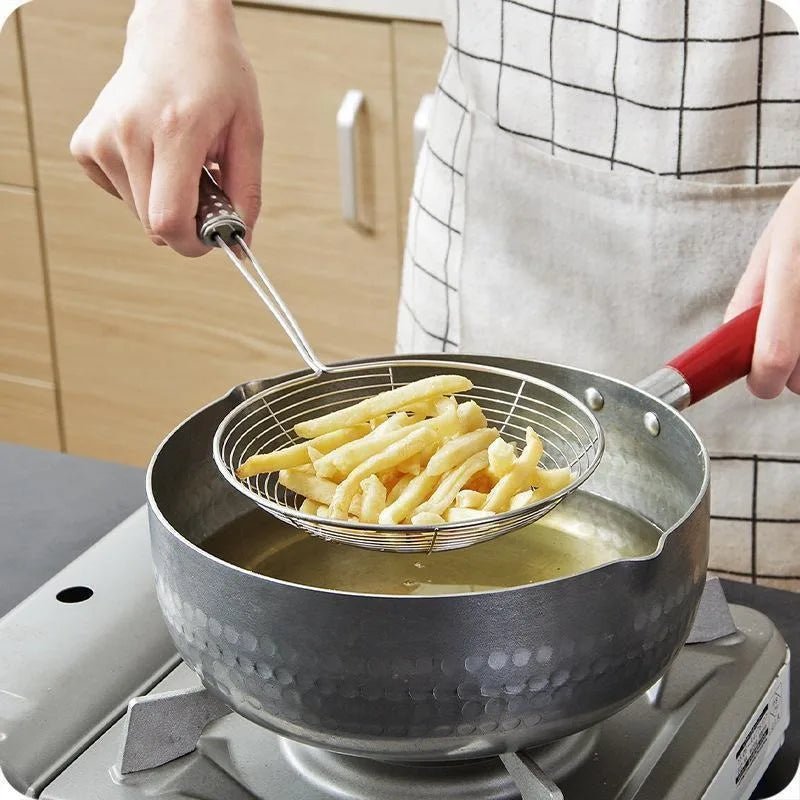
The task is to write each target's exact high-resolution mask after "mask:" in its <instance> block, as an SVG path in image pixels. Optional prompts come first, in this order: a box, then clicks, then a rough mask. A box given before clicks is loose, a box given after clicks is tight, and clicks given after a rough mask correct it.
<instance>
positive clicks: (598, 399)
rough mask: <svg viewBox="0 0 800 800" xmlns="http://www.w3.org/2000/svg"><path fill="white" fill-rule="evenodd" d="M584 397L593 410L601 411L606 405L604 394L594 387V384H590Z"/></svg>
mask: <svg viewBox="0 0 800 800" xmlns="http://www.w3.org/2000/svg"><path fill="white" fill-rule="evenodd" d="M583 399H584V400H585V401H586V405H587V406H589V408H591V409H592V411H599V410H600V409H601V408H602V407H603V406H604V405H605V402H606V401H605V400H604V399H603V395H601V394H600V392H598V391H597V389H595V388H594V386H590V387H589V388H588V389H587V390H586V391H585V392H584V393H583Z"/></svg>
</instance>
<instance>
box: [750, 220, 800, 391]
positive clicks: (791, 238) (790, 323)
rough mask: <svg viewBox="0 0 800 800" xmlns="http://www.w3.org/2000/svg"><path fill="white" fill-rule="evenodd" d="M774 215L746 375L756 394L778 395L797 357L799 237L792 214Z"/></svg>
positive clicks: (799, 345) (799, 356)
mask: <svg viewBox="0 0 800 800" xmlns="http://www.w3.org/2000/svg"><path fill="white" fill-rule="evenodd" d="M781 211H782V209H779V211H778V215H776V222H775V228H774V230H773V235H772V241H771V245H770V251H769V258H768V262H767V269H766V274H765V280H764V297H763V305H762V308H761V316H760V318H759V322H758V331H757V332H756V344H755V351H754V353H753V367H752V370H751V372H750V376H749V377H748V384H749V385H750V389H751V391H752V392H753V394H755V395H756V396H757V397H762V398H765V399H768V398H772V397H777V396H778V395H779V394H780V393H781V391H782V390H783V388H784V386H785V385H786V382H787V381H788V380H789V377H790V376H791V375H792V373H793V371H794V369H795V367H796V365H797V362H798V359H800V324H799V323H798V319H799V318H800V239H798V238H797V235H796V233H795V230H794V225H793V224H792V219H791V217H792V215H791V214H788V213H781Z"/></svg>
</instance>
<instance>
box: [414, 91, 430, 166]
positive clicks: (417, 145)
mask: <svg viewBox="0 0 800 800" xmlns="http://www.w3.org/2000/svg"><path fill="white" fill-rule="evenodd" d="M432 114H433V95H432V94H424V95H422V97H421V98H420V101H419V105H418V106H417V113H416V114H414V163H415V164H416V163H417V161H418V160H419V154H420V151H421V150H422V145H423V144H424V143H425V137H426V136H427V135H428V128H429V127H430V124H431V115H432Z"/></svg>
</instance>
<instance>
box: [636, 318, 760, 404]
mask: <svg viewBox="0 0 800 800" xmlns="http://www.w3.org/2000/svg"><path fill="white" fill-rule="evenodd" d="M760 313H761V304H760V303H759V304H758V305H755V306H753V307H752V308H749V309H748V310H747V311H745V312H743V313H742V314H739V315H738V316H736V317H734V318H733V319H731V320H728V322H726V323H725V324H724V325H720V326H719V327H718V328H716V329H715V330H713V331H712V332H711V333H709V334H708V335H707V336H704V337H703V338H702V339H701V340H700V341H699V342H697V343H695V344H693V345H692V346H691V347H689V348H688V349H687V350H684V351H683V352H682V353H680V354H679V355H677V356H675V358H673V359H672V360H670V361H669V362H667V366H666V367H664V368H662V369H660V370H658V371H657V372H654V373H653V374H652V375H650V376H649V377H647V378H645V379H644V380H643V381H641V382H640V383H639V387H640V388H642V389H644V390H645V391H647V392H650V394H654V395H656V397H659V398H660V399H661V400H663V401H664V402H666V403H669V404H670V405H671V406H673V407H674V408H677V409H684V408H686V407H687V406H690V405H692V404H693V403H698V402H699V401H700V400H703V399H705V398H706V397H708V396H709V395H712V394H714V393H715V392H718V391H719V390H720V389H724V388H725V387H726V386H728V385H729V384H731V383H733V382H734V381H737V380H739V379H740V378H744V377H745V376H746V375H748V374H749V373H750V368H751V366H752V363H753V350H754V349H755V343H756V329H757V328H758V318H759V315H760Z"/></svg>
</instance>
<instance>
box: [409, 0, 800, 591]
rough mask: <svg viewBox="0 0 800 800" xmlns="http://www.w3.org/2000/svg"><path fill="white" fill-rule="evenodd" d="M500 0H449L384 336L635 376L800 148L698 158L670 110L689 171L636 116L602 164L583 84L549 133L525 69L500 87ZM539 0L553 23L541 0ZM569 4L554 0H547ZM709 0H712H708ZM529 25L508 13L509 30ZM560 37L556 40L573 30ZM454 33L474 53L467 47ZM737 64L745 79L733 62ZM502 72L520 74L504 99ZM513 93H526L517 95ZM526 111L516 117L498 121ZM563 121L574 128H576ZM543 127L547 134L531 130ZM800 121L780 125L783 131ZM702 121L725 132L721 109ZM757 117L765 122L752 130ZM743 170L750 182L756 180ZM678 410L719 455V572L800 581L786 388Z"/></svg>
mask: <svg viewBox="0 0 800 800" xmlns="http://www.w3.org/2000/svg"><path fill="white" fill-rule="evenodd" d="M697 2H698V0H695V4H696V3H697ZM498 5H504V6H510V5H511V4H510V3H508V2H506V3H497V2H488V0H487V2H483V3H481V2H478V0H472V2H467V1H466V0H465V1H464V2H462V3H461V4H460V6H459V7H457V8H456V9H455V14H456V19H455V20H453V19H452V16H453V14H452V13H451V19H450V21H449V22H450V24H449V26H448V36H449V38H450V41H451V45H452V47H451V50H450V51H449V54H448V58H447V61H446V63H445V66H444V68H443V71H442V76H441V81H440V90H439V94H438V97H437V110H438V111H439V113H435V115H434V120H433V125H432V128H431V130H430V132H429V136H428V142H427V144H426V148H425V150H424V151H423V155H422V157H421V159H420V164H419V166H418V172H417V176H416V181H415V187H414V198H413V199H412V203H411V213H410V217H409V235H408V242H407V252H406V260H405V266H404V281H403V300H402V302H401V308H400V315H399V323H398V348H399V349H400V350H401V351H406V352H410V351H423V350H428V351H430V350H439V351H442V350H444V351H448V350H461V351H464V352H472V353H490V354H502V355H511V356H521V357H528V358H533V359H537V360H544V361H555V362H560V363H565V364H569V365H571V366H576V367H581V368H586V369H590V370H594V371H597V372H601V373H606V374H609V375H613V376H616V377H620V378H622V379H625V380H629V381H632V382H636V381H637V380H638V379H641V378H643V377H644V376H646V375H647V374H649V373H650V372H652V371H654V370H655V369H656V368H657V367H659V366H661V365H662V364H663V363H664V362H665V361H666V360H668V359H669V358H670V357H671V356H673V355H675V354H676V353H677V352H678V351H679V350H681V349H683V348H684V347H685V346H687V345H688V344H690V343H692V342H693V341H694V340H696V339H697V338H699V337H700V336H702V335H703V334H704V333H706V332H707V331H709V330H711V329H712V328H713V327H715V326H716V325H718V324H719V322H720V321H721V318H722V315H723V313H724V310H725V306H726V304H727V302H728V300H729V299H730V297H731V295H732V293H733V290H734V287H735V286H736V283H737V281H738V279H739V277H740V276H741V273H742V270H743V269H744V266H745V264H746V263H747V259H748V256H749V253H750V250H751V249H752V247H753V245H754V244H755V242H756V240H757V239H758V236H759V235H760V233H761V231H762V230H763V228H764V226H765V224H766V222H767V221H768V219H769V217H770V215H771V214H772V212H773V211H774V209H775V207H776V206H777V204H778V202H779V201H780V199H781V197H782V196H783V194H784V193H785V191H786V190H787V189H788V187H789V185H791V184H790V182H789V180H790V179H791V178H794V177H795V176H797V175H800V167H793V166H791V164H792V163H796V164H800V147H798V146H797V145H793V146H794V147H795V152H796V153H797V154H798V157H797V159H796V161H794V162H791V160H789V163H787V164H784V163H778V162H775V161H772V162H769V161H768V159H767V158H766V157H765V159H764V163H769V164H770V166H771V167H772V170H771V171H764V170H760V171H759V170H754V169H753V168H752V164H751V163H750V162H749V161H747V160H745V159H742V158H737V157H736V153H735V152H734V151H736V149H737V147H741V148H745V147H747V146H749V145H750V144H751V143H749V142H746V141H745V142H744V143H743V144H742V143H741V142H738V143H734V144H731V143H730V142H728V144H725V142H724V141H723V143H722V144H721V145H720V147H721V148H722V149H723V150H725V149H726V148H727V151H728V152H729V153H733V155H732V156H729V162H728V163H729V164H731V165H732V166H743V165H746V168H745V169H741V170H735V169H730V170H727V171H724V170H723V169H720V168H719V167H718V166H713V167H711V168H709V169H708V170H706V169H704V167H705V166H706V161H704V159H707V158H712V157H715V156H706V155H705V154H704V152H703V147H705V146H708V140H710V139H713V134H714V133H715V130H714V128H713V127H712V128H711V129H710V131H709V130H706V131H704V135H705V136H706V140H704V142H702V143H700V144H698V145H697V146H693V145H691V144H689V143H688V141H687V140H686V128H684V131H683V135H684V140H683V141H682V143H681V147H682V149H683V155H684V156H685V155H686V154H687V153H690V154H692V158H693V159H694V161H693V167H694V169H692V170H688V169H687V170H686V172H689V173H696V174H690V175H688V176H687V175H686V174H685V173H682V174H681V175H680V179H677V177H678V176H676V175H672V174H670V171H669V170H668V169H660V168H659V165H660V164H662V163H664V164H665V163H667V162H668V161H670V159H671V158H673V150H670V147H669V142H666V144H665V142H664V141H659V142H658V143H653V142H652V141H650V140H649V139H648V135H647V132H646V128H642V130H643V133H642V137H641V139H642V141H640V142H639V141H637V142H636V144H635V147H633V148H632V147H630V146H629V147H627V150H626V156H627V157H626V158H625V159H624V160H625V162H626V164H624V165H622V166H620V165H619V164H618V163H614V162H612V164H613V168H609V165H608V164H607V163H603V164H598V163H597V162H598V159H597V158H596V156H594V155H588V153H589V152H594V151H593V150H590V149H589V148H590V147H591V136H592V132H593V128H595V129H596V130H597V131H602V129H603V124H604V123H603V121H602V120H600V119H599V117H591V118H585V119H582V118H581V113H580V112H581V105H580V104H581V102H583V100H582V99H581V98H580V97H579V98H577V99H576V100H575V103H574V105H575V108H569V98H567V97H561V98H560V99H559V101H558V102H560V103H561V109H562V110H564V109H566V112H565V113H566V120H562V118H559V117H556V118H555V119H556V121H559V122H561V123H562V124H561V126H560V127H561V128H562V129H563V130H564V133H563V134H562V138H561V139H560V140H559V143H558V144H556V138H555V137H556V136H557V135H558V131H556V130H555V125H552V127H551V128H550V130H549V131H548V130H547V129H548V127H550V125H551V123H552V122H553V118H548V119H546V120H544V121H543V120H542V119H541V117H548V116H549V114H546V113H544V112H546V111H547V112H550V111H551V109H549V106H548V104H546V103H545V105H544V106H537V105H536V103H537V100H536V97H535V96H534V97H530V99H529V94H530V93H531V92H533V89H532V87H535V86H536V84H531V85H524V86H523V85H515V84H514V83H513V79H512V85H511V90H506V89H505V88H504V86H505V81H506V77H505V76H506V75H507V74H508V73H509V68H508V67H507V66H506V64H505V59H504V58H503V57H501V58H499V59H498V58H495V57H494V56H493V55H492V54H493V53H494V54H495V55H496V54H497V53H496V50H494V49H493V48H495V46H496V44H497V42H496V41H495V39H496V38H497V37H496V36H494V37H493V35H492V31H493V26H492V20H493V15H496V10H497V9H496V7H497V6H498ZM516 5H519V4H516ZM545 5H546V7H547V8H549V9H550V10H551V16H550V19H549V23H548V24H551V25H552V24H553V17H552V7H553V3H552V0H551V2H548V3H546V4H545ZM575 5H576V4H575V3H568V2H566V0H560V2H559V3H558V8H566V7H567V6H573V7H574V6H575ZM655 5H658V8H659V13H660V14H661V15H662V17H663V16H664V6H674V5H678V4H673V3H672V2H668V3H666V4H655V3H654V2H642V3H639V4H638V9H639V11H640V13H642V14H646V12H647V7H650V8H652V7H654V6H655ZM679 5H680V9H681V12H682V11H683V9H684V3H680V4H679ZM751 5H752V4H751ZM756 5H758V3H756ZM706 6H712V7H716V8H717V10H718V11H719V5H718V4H717V3H713V2H708V3H706ZM467 7H469V9H467ZM589 7H592V8H594V9H595V17H594V19H595V21H596V22H598V27H599V28H600V30H601V31H603V30H606V28H604V27H602V26H603V25H604V24H605V23H604V22H603V20H602V18H601V16H600V12H599V11H598V9H601V10H602V9H608V8H611V9H612V10H614V11H617V10H618V5H617V3H616V2H608V3H604V2H596V3H587V4H585V5H584V6H582V8H583V9H584V10H587V9H588V8H589ZM673 10H674V9H673ZM506 11H507V9H506ZM504 13H505V12H504ZM564 13H565V16H567V17H571V16H572V15H571V14H569V13H567V12H564ZM720 13H721V12H720ZM538 16H541V15H538ZM667 16H668V15H667ZM673 16H674V14H673ZM681 18H682V14H681ZM558 19H559V20H560V19H561V17H559V18H558ZM470 20H471V22H472V25H471V26H468V23H469V22H470ZM523 21H524V20H523ZM663 21H664V20H662V22H663ZM541 22H542V21H541V19H539V20H538V22H537V24H541ZM507 23H508V18H507V17H506V19H505V26H504V27H503V28H502V29H503V31H504V42H503V45H502V46H503V48H504V50H505V51H507V49H508V47H509V41H510V40H511V38H512V36H511V32H510V31H509V29H508V27H507ZM618 24H619V23H618ZM665 24H667V25H668V24H669V20H668V19H667V20H666V23H665ZM454 28H455V30H454ZM733 33H738V32H736V31H734V32H733ZM534 34H535V30H524V31H522V32H520V31H518V30H517V31H515V35H516V36H517V38H522V39H523V40H524V39H525V36H526V35H527V36H528V38H529V39H535V36H534ZM704 35H705V34H704ZM729 38H736V37H735V36H731V37H729ZM574 39H575V37H574V36H573V39H571V40H570V41H569V43H568V44H567V45H564V46H566V47H570V46H571V47H575V46H577V45H580V44H581V42H580V41H579V42H578V43H577V45H576V42H575V41H574ZM762 39H763V37H762ZM727 44H728V43H727V42H726V43H723V44H722V45H720V46H727ZM731 44H733V43H731ZM583 45H584V46H586V43H585V42H584V43H583ZM681 47H682V45H681ZM796 47H797V48H798V50H800V43H799V44H797V45H796ZM467 51H469V52H470V53H471V54H472V55H469V56H467V57H465V56H464V53H465V52H467ZM557 52H558V51H557ZM475 54H477V55H478V56H480V57H476V56H475ZM586 57H587V59H588V60H589V61H591V60H592V59H593V58H597V59H600V58H602V54H600V55H597V56H595V55H594V54H593V53H591V52H589V53H587V54H586ZM517 58H518V60H519V58H521V56H520V55H519V54H518V55H517ZM551 59H552V55H551ZM498 61H499V62H502V66H501V65H500V64H498V63H497V62H498ZM551 63H553V62H552V60H551ZM531 69H532V70H533V67H531ZM763 69H764V64H763V63H762V71H763ZM645 71H646V70H645ZM534 72H535V70H534ZM531 74H533V73H532V72H526V73H524V75H525V76H526V77H528V76H530V75H531ZM501 75H502V76H504V77H502V83H503V85H502V86H500V87H499V88H498V81H499V80H500V76H501ZM616 77H617V79H620V78H621V76H619V75H616ZM733 77H734V78H735V80H736V81H740V80H741V75H740V70H739V72H737V71H736V70H734V71H733ZM548 83H549V81H548ZM507 91H511V92H512V94H513V91H516V95H515V96H513V103H512V96H511V95H509V94H507ZM629 91H630V92H633V91H634V90H633V89H630V90H629ZM504 93H505V94H504ZM534 94H535V92H534ZM639 96H641V95H639ZM798 97H800V91H799V92H798ZM551 99H552V98H551ZM501 102H502V103H504V104H505V106H506V108H505V109H501ZM526 102H528V103H530V104H531V106H532V107H530V108H525V109H522V110H516V109H517V106H519V105H520V104H522V105H525V103H526ZM616 102H617V103H619V100H617V101H616ZM637 108H638V106H637ZM447 109H449V112H448V111H447ZM584 110H585V109H584ZM792 112H793V113H797V112H795V111H794V109H792ZM599 113H600V112H599V111H598V114H599ZM648 113H649V112H648ZM666 113H667V114H668V113H669V112H666ZM686 113H687V114H688V113H689V112H686ZM702 113H703V114H705V112H702ZM525 114H527V115H528V118H529V124H528V127H527V128H525V125H524V124H515V125H510V124H507V122H506V121H507V120H509V119H511V118H513V117H514V115H516V116H517V117H518V118H519V117H521V116H523V115H525ZM615 116H617V117H619V114H618V109H617V110H616V111H615ZM499 119H500V122H499V123H498V120H499ZM517 122H520V123H524V122H525V120H521V119H518V120H517ZM616 122H617V125H616V126H615V137H619V141H622V139H623V138H624V137H625V136H626V135H628V132H623V131H622V128H621V127H620V125H622V124H623V120H621V119H617V120H616ZM663 122H664V119H663V118H659V119H657V120H655V121H654V123H653V124H654V125H655V127H659V126H660V125H661V124H662V123H663ZM545 123H546V124H545ZM570 124H571V125H572V126H573V127H572V128H570V127H569V126H570ZM625 124H628V123H625ZM630 124H634V125H643V126H646V124H647V122H646V120H644V121H639V122H636V123H630ZM666 124H667V125H669V124H670V120H669V118H667V119H666ZM760 124H763V123H760ZM577 125H582V126H583V128H584V129H585V130H584V131H583V132H582V131H576V130H575V129H574V128H575V126H577ZM537 126H538V127H537ZM539 127H543V128H544V131H543V132H544V133H545V134H548V133H549V135H542V136H539V135H538V133H537V132H536V131H537V130H538V129H539ZM520 130H523V133H520V132H519V131H520ZM798 130H800V127H798V128H795V129H794V130H792V131H789V130H787V131H786V136H787V137H788V136H789V135H791V136H794V137H797V136H798ZM586 132H588V134H587V133H586ZM585 134H586V135H585ZM716 134H717V136H718V137H722V138H723V139H724V138H725V137H726V136H727V137H728V138H729V139H735V138H736V137H735V135H734V133H733V132H731V131H726V130H725V129H724V128H721V129H719V130H718V131H716ZM582 136H583V137H584V140H585V141H586V142H587V143H588V144H585V145H584V144H582V145H581V146H580V147H574V146H572V145H571V144H566V145H565V144H564V142H565V139H569V137H572V138H571V140H570V141H571V142H572V143H575V142H578V143H581V137H582ZM757 136H758V137H759V138H763V139H767V138H768V137H767V136H766V135H765V134H764V131H763V130H761V131H759V132H758V134H757ZM598 138H600V139H602V137H599V134H598ZM740 138H741V137H740ZM745 138H746V137H745ZM548 139H549V141H547V140H548ZM660 139H661V140H663V139H664V137H663V136H662V137H660ZM615 141H616V138H615ZM712 144H713V141H712ZM562 145H563V146H562ZM615 146H616V145H615ZM756 147H758V144H757V142H756ZM637 148H638V149H637ZM718 149H719V148H716V150H718ZM716 150H715V149H714V148H713V147H710V149H709V153H712V154H713V153H716ZM575 151H580V152H575ZM619 152H620V151H619V150H617V154H618V153H619ZM620 158H621V156H620ZM680 162H681V157H679V160H678V163H679V165H680ZM670 163H672V162H670ZM683 163H684V164H685V163H686V162H685V161H684V162H683ZM626 165H627V166H626ZM643 166H644V167H645V168H643ZM748 169H749V170H750V172H749V175H750V178H748ZM647 172H652V173H664V175H655V174H647ZM759 172H760V176H759V175H758V173H759ZM754 174H755V175H756V176H757V177H756V180H759V179H760V182H759V183H754V182H752V177H753V175H754ZM687 177H688V179H687ZM776 178H779V179H780V180H779V181H776V180H775V179H776ZM721 179H724V180H725V181H726V182H720V180H721ZM748 179H749V180H750V181H751V182H749V183H743V182H741V181H744V180H748ZM798 224H800V220H799V221H798ZM687 416H688V417H689V418H690V420H691V421H692V423H693V424H694V425H695V426H696V427H697V428H698V430H699V432H700V434H701V436H702V437H703V439H704V441H705V442H706V444H707V445H708V447H709V450H710V451H711V452H712V456H713V464H712V481H713V492H712V513H713V515H714V520H713V522H712V555H711V567H712V568H713V569H716V570H717V571H719V572H720V573H722V574H723V575H728V576H729V577H735V578H744V579H749V580H759V582H762V583H767V584H770V585H775V586H779V587H781V588H800V579H798V578H796V577H795V576H800V398H798V397H796V396H794V395H792V394H790V393H789V392H788V391H785V392H784V394H783V395H782V396H781V397H780V398H779V399H777V400H775V401H771V402H765V401H758V400H756V399H754V398H753V397H752V396H751V395H750V394H749V393H748V392H747V391H746V388H745V386H744V384H743V383H740V384H738V385H736V386H733V387H730V388H728V389H726V390H724V391H723V392H721V393H719V394H718V395H716V396H714V397H712V398H709V399H708V400H705V401H703V403H702V404H700V405H698V406H697V408H694V409H690V410H689V411H688V412H687Z"/></svg>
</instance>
